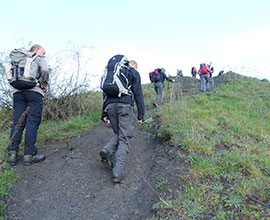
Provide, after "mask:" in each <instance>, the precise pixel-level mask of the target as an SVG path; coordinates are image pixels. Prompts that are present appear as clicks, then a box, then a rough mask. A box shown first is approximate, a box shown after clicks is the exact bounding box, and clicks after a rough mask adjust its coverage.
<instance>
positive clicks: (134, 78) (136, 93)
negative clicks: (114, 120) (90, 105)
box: [101, 67, 144, 120]
mask: <svg viewBox="0 0 270 220" xmlns="http://www.w3.org/2000/svg"><path fill="white" fill-rule="evenodd" d="M130 69H131V73H132V74H131V79H130V82H131V91H132V93H133V95H132V96H129V95H122V96H121V97H109V96H106V95H105V94H104V93H103V107H102V118H101V119H103V118H104V117H106V116H108V115H107V112H105V111H104V110H105V108H106V106H107V105H108V104H110V103H126V104H130V105H132V106H134V100H135V102H136V106H137V108H138V117H137V118H138V120H144V100H143V92H142V86H141V77H140V74H139V73H138V72H137V71H136V70H135V69H134V68H132V67H130Z"/></svg>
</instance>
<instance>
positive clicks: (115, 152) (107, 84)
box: [100, 55, 144, 183]
mask: <svg viewBox="0 0 270 220" xmlns="http://www.w3.org/2000/svg"><path fill="white" fill-rule="evenodd" d="M137 66H138V65H137V63H136V61H134V60H131V61H128V60H127V58H126V57H125V56H123V55H116V56H114V57H112V58H111V59H110V60H109V62H108V65H107V66H106V68H105V71H104V75H103V76H102V78H101V89H102V90H103V108H102V120H103V121H104V122H105V123H106V124H109V123H110V125H111V127H112V129H113V133H114V134H113V136H112V137H111V139H110V140H109V141H108V143H107V144H106V145H105V146H104V147H103V149H102V150H101V151H100V157H101V161H102V163H103V165H104V166H105V167H107V168H109V169H112V173H113V178H112V181H113V182H114V183H120V182H121V181H122V179H123V176H124V167H125V164H126V159H127V155H128V152H129V149H130V145H129V141H130V139H131V138H132V137H133V132H134V131H133V130H134V125H133V122H134V113H133V106H134V100H135V102H136V105H137V109H138V117H137V119H138V124H142V122H143V120H144V100H143V93H142V87H141V77H140V74H139V73H138V72H137ZM119 73H121V74H119ZM116 74H117V75H116ZM121 77H122V78H121ZM116 78H117V80H114V79H116ZM122 80H124V81H125V82H128V84H127V85H126V84H125V85H124V84H122V82H121V81H122ZM113 81H115V84H114V83H112V82H113ZM138 147H140V146H138Z"/></svg>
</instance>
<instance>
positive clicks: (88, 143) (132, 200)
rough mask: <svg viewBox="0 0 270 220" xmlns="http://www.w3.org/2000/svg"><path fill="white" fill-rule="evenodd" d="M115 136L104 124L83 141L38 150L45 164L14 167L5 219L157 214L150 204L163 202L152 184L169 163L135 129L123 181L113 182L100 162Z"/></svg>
mask: <svg viewBox="0 0 270 220" xmlns="http://www.w3.org/2000/svg"><path fill="white" fill-rule="evenodd" d="M111 134H112V131H111V129H109V128H107V127H106V126H105V125H104V124H100V125H98V126H97V127H95V128H93V129H92V130H91V131H90V132H89V133H86V134H83V135H81V136H80V137H76V138H72V139H67V140H63V141H59V142H56V143H51V144H47V145H44V146H41V147H40V150H39V152H40V153H43V154H45V155H46V156H47V160H46V161H44V162H42V163H40V164H35V165H31V166H29V167H26V166H23V165H22V163H21V162H20V163H19V164H18V165H17V166H16V167H15V168H14V169H15V170H16V172H17V173H18V182H17V184H16V186H15V187H14V189H13V190H12V192H11V197H12V199H11V201H10V202H9V203H8V211H7V215H8V216H7V217H8V218H10V219H72V220H73V219H91V220H92V219H93V220H100V219H104V220H106V219H117V220H119V219H123V220H126V219H146V218H147V217H151V216H153V214H154V213H153V211H151V210H152V206H153V204H154V203H156V202H158V201H159V199H158V197H157V196H156V195H155V193H154V191H153V190H152V189H151V187H150V185H152V186H153V185H154V184H155V182H156V181H157V180H158V179H159V177H160V171H161V167H164V166H165V165H166V161H164V162H162V161H163V160H164V158H163V156H159V154H160V152H161V151H160V147H161V145H158V144H154V143H150V141H149V136H148V135H147V134H146V133H144V132H143V131H142V130H141V129H139V128H138V127H137V128H136V132H135V135H136V137H134V138H133V139H132V142H131V151H130V153H129V156H128V162H127V166H126V176H125V179H124V181H123V183H122V184H114V183H112V181H111V172H110V171H109V170H106V169H105V168H103V166H102V164H101V162H100V158H99V150H100V149H101V148H102V147H103V146H104V144H105V143H106V142H107V141H108V140H109V138H110V136H111ZM158 158H160V159H158ZM164 169H165V167H164ZM167 169H168V168H166V170H167ZM156 174H157V175H156Z"/></svg>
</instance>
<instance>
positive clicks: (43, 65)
mask: <svg viewBox="0 0 270 220" xmlns="http://www.w3.org/2000/svg"><path fill="white" fill-rule="evenodd" d="M10 58H11V69H10V72H9V71H7V77H8V80H9V82H10V84H11V85H12V86H13V87H14V88H15V90H14V93H13V124H12V126H11V132H10V139H11V145H10V146H9V148H8V155H9V157H8V163H9V164H10V165H13V166H14V165H16V164H17V162H18V151H19V145H20V143H21V139H22V133H23V130H24V128H25V129H26V131H25V137H24V139H25V140H24V156H23V164H24V165H30V164H32V163H38V162H41V161H43V160H45V156H44V155H42V154H39V155H38V154H37V152H38V149H37V147H36V145H35V143H36V139H37V131H38V127H39V124H40V121H41V116H42V108H43V96H44V93H45V92H47V90H48V81H49V68H48V65H47V62H46V61H45V59H44V58H45V50H44V48H43V47H42V46H40V45H38V44H34V45H33V46H32V47H31V48H30V51H27V50H25V49H24V48H21V49H15V50H13V51H12V52H11V53H10ZM27 64H29V65H27ZM13 71H14V72H15V74H12V73H13ZM14 76H16V77H14ZM18 76H19V77H18ZM27 107H30V109H29V112H28V114H27V115H26V117H25V118H24V120H23V122H22V123H21V125H19V129H18V130H16V126H17V124H18V123H19V120H20V118H21V116H22V114H23V113H24V112H25V111H26V109H27ZM13 136H14V137H13ZM12 137H13V138H12Z"/></svg>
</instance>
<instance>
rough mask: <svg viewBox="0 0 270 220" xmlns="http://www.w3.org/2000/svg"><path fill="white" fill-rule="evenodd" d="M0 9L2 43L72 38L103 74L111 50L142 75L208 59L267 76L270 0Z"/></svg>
mask: <svg viewBox="0 0 270 220" xmlns="http://www.w3.org/2000/svg"><path fill="white" fill-rule="evenodd" d="M1 9H2V10H1V12H0V20H1V34H0V51H2V50H11V49H14V48H16V47H21V46H23V45H27V43H28V42H30V41H31V42H34V43H38V44H41V45H43V46H44V48H45V49H46V53H47V56H48V58H52V57H55V56H56V55H60V54H61V53H62V51H64V50H65V49H66V48H67V47H68V45H70V44H69V43H68V42H69V41H70V42H72V43H73V44H74V45H75V46H76V47H82V46H88V47H87V48H86V49H85V51H84V53H83V54H84V55H85V56H89V57H90V62H91V65H89V67H88V68H90V69H91V70H90V72H93V73H95V74H100V75H101V74H102V72H103V70H104V68H105V65H106V63H107V61H108V59H109V58H110V57H112V56H113V55H116V54H124V55H126V56H127V58H128V59H134V60H136V61H137V62H138V64H139V69H138V70H139V72H140V74H141V76H142V82H143V83H146V82H149V80H148V73H149V72H150V71H152V70H153V69H155V68H157V67H164V68H165V69H166V73H167V74H170V75H176V70H177V69H182V70H183V73H184V75H187V76H189V75H190V70H191V67H192V66H196V67H199V64H200V63H202V62H204V63H209V62H210V61H211V62H212V65H213V66H214V68H215V72H214V75H217V74H218V72H219V71H220V70H222V69H225V70H234V71H236V72H238V73H240V74H243V75H249V76H254V77H257V78H260V79H262V78H268V79H270V68H269V60H270V42H269V41H270V13H269V11H270V1H269V0H189V1H184V0H167V1H163V0H160V1H159V0H134V1H129V0H125V1H124V0H114V1H111V0H95V1H91V0H85V1H84V0H76V1H68V0H65V1H62V0H58V1H56V0H46V1H44V0H43V1H40V0H13V1H5V2H1ZM89 57H88V58H89ZM49 62H52V59H51V60H49Z"/></svg>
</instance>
